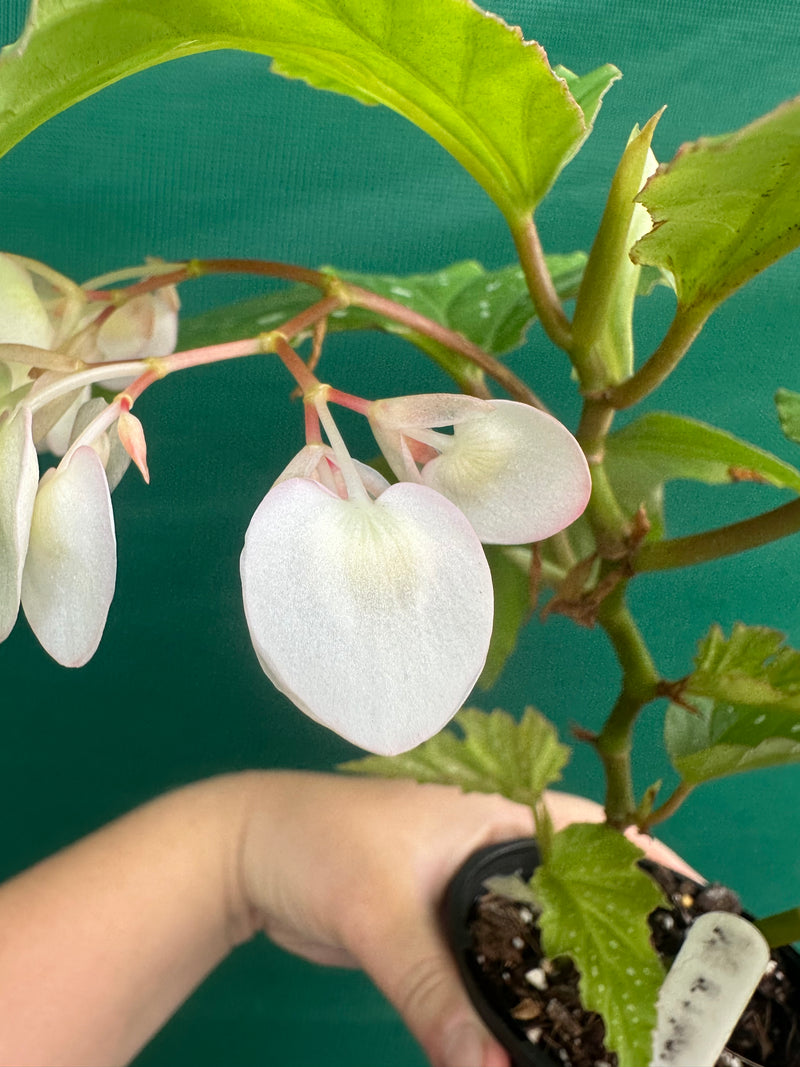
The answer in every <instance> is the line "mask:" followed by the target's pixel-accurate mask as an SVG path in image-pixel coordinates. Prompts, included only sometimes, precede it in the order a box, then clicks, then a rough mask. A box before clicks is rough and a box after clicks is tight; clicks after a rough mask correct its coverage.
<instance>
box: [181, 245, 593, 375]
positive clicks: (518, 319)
mask: <svg viewBox="0 0 800 1067" xmlns="http://www.w3.org/2000/svg"><path fill="white" fill-rule="evenodd" d="M585 262H586V254H585V253H584V252H571V253H568V254H565V255H552V256H548V257H547V265H548V267H549V269H550V271H551V273H552V275H553V280H554V283H555V286H556V289H557V291H558V294H559V296H560V297H561V299H562V300H568V299H569V298H570V297H572V296H574V295H575V294H576V292H577V291H578V285H579V284H580V279H581V274H582V271H583V265H584V263H585ZM324 269H325V271H326V273H328V274H331V275H333V276H335V277H338V278H341V279H342V280H343V281H345V282H349V283H350V284H352V285H358V286H360V287H361V288H363V289H369V290H370V291H371V292H373V293H377V294H378V296H385V297H388V298H389V299H390V300H394V301H396V302H397V303H398V304H402V305H403V306H404V307H407V308H410V309H411V310H412V311H417V312H419V314H421V315H425V316H426V317H427V318H429V319H432V320H433V321H434V322H437V323H439V324H440V325H441V326H447V327H448V328H449V329H451V330H456V331H457V332H458V333H461V334H463V335H464V336H465V337H467V338H468V339H469V340H470V341H472V342H473V343H474V344H476V345H479V346H480V347H481V348H484V349H485V350H486V351H487V352H490V353H492V354H493V355H503V354H504V353H505V352H508V351H510V350H511V349H512V348H517V347H518V346H519V345H521V344H522V343H523V341H524V340H525V331H526V329H527V328H528V326H529V325H530V324H531V322H533V320H534V319H535V318H536V312H535V311H534V308H533V304H532V303H531V299H530V296H529V294H528V288H527V286H526V284H525V279H524V276H523V274H522V271H521V270H520V268H519V266H517V265H514V264H512V265H511V266H508V267H501V268H500V269H499V270H491V271H490V270H486V269H485V268H484V267H482V266H481V264H480V263H477V262H475V261H474V260H464V261H462V262H460V263H453V264H452V265H451V266H449V267H445V268H443V269H442V270H438V271H435V272H433V273H432V274H407V275H400V274H357V273H355V272H354V271H338V270H334V269H333V268H324ZM319 299H320V293H319V291H318V290H317V289H314V288H312V287H311V286H308V285H295V286H291V287H289V288H287V289H282V290H280V291H278V292H272V293H267V294H265V295H264V296H257V297H252V298H251V299H250V300H244V301H241V302H240V303H237V304H231V305H228V306H227V307H221V308H215V309H214V310H213V311H207V312H205V313H204V314H202V315H197V316H195V317H194V318H193V319H189V320H187V321H186V322H185V323H184V324H183V326H182V330H183V333H182V334H181V344H182V345H186V346H187V347H193V346H194V345H199V344H215V343H217V342H218V341H222V340H225V339H228V340H238V339H243V338H245V337H254V336H255V335H256V334H258V333H261V332H264V331H266V330H272V329H277V327H279V326H280V325H281V324H282V323H284V322H286V321H287V319H289V318H291V317H292V316H293V315H297V314H298V313H299V312H300V311H303V310H304V309H305V308H307V307H309V306H310V305H311V304H313V303H314V302H315V301H317V300H319ZM328 329H329V330H331V331H344V330H367V329H380V330H387V331H389V332H391V333H397V334H400V335H401V336H403V337H407V338H408V339H409V340H412V341H413V342H414V343H415V344H418V345H420V346H422V345H423V342H425V344H427V345H429V344H431V343H432V342H431V341H430V339H429V338H421V336H420V335H419V334H417V333H415V331H413V330H410V329H409V328H408V327H407V326H403V325H401V324H400V323H397V322H393V321H392V320H391V319H387V318H385V317H384V316H382V315H378V314H376V313H375V312H373V311H366V310H364V309H363V308H359V307H354V306H352V305H351V306H350V307H347V308H342V310H341V311H335V312H334V313H333V314H332V315H331V316H330V318H329V320H328ZM439 347H442V346H439Z"/></svg>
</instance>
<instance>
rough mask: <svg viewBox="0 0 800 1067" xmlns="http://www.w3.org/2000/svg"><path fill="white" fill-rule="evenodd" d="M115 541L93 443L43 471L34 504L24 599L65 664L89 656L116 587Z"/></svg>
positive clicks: (45, 641)
mask: <svg viewBox="0 0 800 1067" xmlns="http://www.w3.org/2000/svg"><path fill="white" fill-rule="evenodd" d="M116 569H117V546H116V541H115V539H114V516H113V514H112V511H111V496H110V493H109V489H108V482H107V481H106V475H105V471H104V470H103V464H102V463H101V462H100V458H99V457H98V455H97V453H96V452H95V451H94V449H93V448H89V447H84V448H79V449H77V451H76V452H75V453H74V454H73V455H72V456H71V457H70V459H69V462H68V463H67V464H66V465H64V466H62V467H60V468H58V469H57V470H55V471H47V472H46V473H45V474H44V476H43V477H42V480H41V482H40V485H39V492H38V493H37V494H36V503H35V505H34V509H33V522H32V524H31V536H30V544H29V547H28V558H27V560H26V562H25V569H24V571H23V574H22V607H23V610H24V612H25V615H26V617H27V619H28V622H29V623H30V626H31V629H32V630H33V632H34V633H35V634H36V636H37V638H38V639H39V642H40V643H41V645H42V647H43V648H44V649H45V651H47V652H49V654H50V655H51V656H52V657H53V659H55V660H57V661H58V663H60V664H62V665H63V666H64V667H81V666H83V664H84V663H86V662H87V661H88V660H90V659H91V658H92V656H93V655H94V653H95V651H96V649H97V646H98V645H99V644H100V638H101V637H102V634H103V628H104V626H105V622H106V616H107V615H108V609H109V606H110V605H111V600H112V597H113V595H114V584H115V581H116Z"/></svg>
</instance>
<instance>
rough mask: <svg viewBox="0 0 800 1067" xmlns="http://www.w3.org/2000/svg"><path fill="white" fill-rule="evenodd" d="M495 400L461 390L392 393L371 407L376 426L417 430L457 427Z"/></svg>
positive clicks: (481, 411)
mask: <svg viewBox="0 0 800 1067" xmlns="http://www.w3.org/2000/svg"><path fill="white" fill-rule="evenodd" d="M490 403H493V401H487V400H479V399H478V398H477V397H474V396H464V395H463V394H461V393H418V394H416V395H414V396H390V397H385V398H384V399H383V400H376V401H374V403H372V404H370V407H369V413H368V417H369V421H370V423H371V424H372V425H373V427H375V426H377V427H379V428H385V429H386V430H400V431H405V430H413V429H423V428H429V427H431V426H454V425H456V423H459V422H465V421H466V420H467V419H473V418H475V417H476V416H480V415H483V414H484V413H485V411H486V408H487V406H488V405H489V404H490Z"/></svg>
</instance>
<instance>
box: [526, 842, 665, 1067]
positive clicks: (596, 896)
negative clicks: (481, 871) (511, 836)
mask: <svg viewBox="0 0 800 1067" xmlns="http://www.w3.org/2000/svg"><path fill="white" fill-rule="evenodd" d="M642 855H643V853H642V851H641V850H640V849H638V848H636V846H635V845H633V844H631V842H630V841H628V840H627V838H626V837H624V836H623V835H622V834H620V833H618V832H617V831H616V830H612V829H611V827H609V826H605V825H603V824H593V825H590V824H587V823H573V824H572V825H571V826H568V827H566V828H565V829H564V830H561V831H559V833H557V834H555V835H554V837H553V842H552V850H551V854H550V857H549V859H548V861H547V862H546V863H543V864H542V865H541V866H540V867H539V868H538V869H537V870H536V872H535V873H534V876H533V878H532V879H531V887H532V889H533V891H534V894H535V896H536V898H537V900H538V901H539V904H540V906H541V908H542V913H541V916H540V918H539V924H540V926H541V929H542V936H543V942H544V948H545V951H546V952H547V955H548V956H550V957H554V956H564V955H565V956H570V957H571V958H572V959H573V960H574V962H575V965H576V967H577V968H578V970H579V971H580V974H581V978H580V994H581V1000H582V1001H583V1004H584V1006H585V1007H587V1008H588V1009H590V1010H591V1011H596V1012H599V1013H600V1015H601V1016H602V1017H603V1020H604V1022H605V1025H606V1039H605V1040H606V1046H607V1047H608V1048H609V1050H613V1051H615V1052H616V1053H617V1055H618V1057H619V1062H620V1067H641V1065H642V1064H645V1063H649V1062H650V1059H651V1055H652V1036H651V1035H652V1031H653V1027H654V1026H655V1022H656V999H657V997H658V991H659V989H660V987H661V983H662V981H663V978H664V973H663V970H662V967H661V963H660V961H659V959H658V956H657V954H656V952H655V949H654V948H653V946H652V945H651V943H650V929H649V926H648V923H647V916H648V915H649V914H650V912H651V911H652V910H653V909H654V908H656V907H658V906H659V905H660V904H663V903H664V900H663V897H662V895H661V893H660V891H659V890H658V888H657V887H656V885H655V883H654V882H653V881H652V880H651V879H650V878H648V876H647V875H646V874H645V873H644V872H643V871H641V870H640V869H639V868H638V867H637V865H636V861H637V860H638V859H639V858H640V857H641V856H642Z"/></svg>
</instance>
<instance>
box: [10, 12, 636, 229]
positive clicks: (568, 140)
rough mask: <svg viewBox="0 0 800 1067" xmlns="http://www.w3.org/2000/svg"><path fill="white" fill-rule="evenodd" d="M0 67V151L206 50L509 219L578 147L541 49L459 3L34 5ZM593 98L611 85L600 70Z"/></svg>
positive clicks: (577, 122)
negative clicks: (360, 111)
mask: <svg viewBox="0 0 800 1067" xmlns="http://www.w3.org/2000/svg"><path fill="white" fill-rule="evenodd" d="M31 11H32V13H31V15H30V17H29V21H28V25H27V27H26V29H25V32H24V33H23V36H22V37H21V38H20V40H19V41H18V42H17V43H16V44H15V45H10V46H9V47H8V48H6V49H5V51H4V52H3V54H2V57H0V119H2V126H0V153H1V152H4V151H7V150H8V149H9V148H10V147H12V145H14V144H15V143H16V142H17V141H19V140H20V139H21V138H22V137H24V136H25V135H26V134H27V133H29V132H30V131H31V130H32V129H34V128H35V127H36V126H38V125H39V124H40V123H42V122H44V121H45V120H46V119H48V118H49V117H50V116H52V115H54V114H56V113H57V112H59V111H62V110H64V109H65V108H66V107H69V106H70V105H71V104H73V103H75V102H76V101H78V100H81V99H83V98H84V97H86V96H89V95H90V94H91V93H93V92H96V91H97V90H98V89H101V88H103V87H104V86H106V85H109V84H110V83H111V82H114V81H117V80H118V79H120V78H122V77H125V76H126V75H128V74H132V73H134V72H135V71H137V70H143V69H144V68H146V67H150V66H153V65H154V64H156V63H162V62H164V61H166V60H169V59H173V58H176V57H178V56H185V55H190V54H194V53H198V52H205V51H209V50H212V49H219V48H233V49H241V50H245V51H250V52H258V53H263V54H265V55H269V56H272V57H273V69H274V70H275V71H276V72H278V73H280V74H284V75H287V76H289V77H293V78H302V79H304V80H305V81H307V82H308V83H309V84H310V85H312V86H315V87H316V88H320V89H329V90H332V91H334V92H338V93H344V94H346V95H348V96H351V97H354V98H355V99H357V100H360V101H362V102H363V103H368V104H385V105H386V106H388V107H390V108H392V109H393V110H395V111H398V112H399V113H400V114H402V115H404V116H405V117H406V118H408V119H410V120H411V121H412V122H414V123H416V125H418V126H419V127H421V128H422V129H423V130H425V131H426V132H427V133H428V134H430V135H431V136H432V137H433V138H435V139H436V140H437V141H438V142H439V143H440V144H441V145H443V147H444V148H446V149H447V150H448V151H449V152H451V153H452V155H453V156H455V158H456V159H457V160H458V161H459V162H460V163H461V164H462V165H463V166H464V167H465V168H466V169H467V170H468V171H469V173H470V174H472V176H473V177H474V178H475V179H476V180H477V181H478V182H480V184H481V185H482V186H483V187H484V188H485V189H486V191H487V192H488V193H489V195H490V196H491V197H492V198H493V199H494V200H495V202H496V203H497V204H498V205H499V206H500V208H501V209H502V210H503V211H504V212H505V213H506V215H507V216H508V217H510V218H519V217H520V216H522V215H525V214H526V213H527V212H529V211H530V210H531V209H532V208H533V207H534V206H535V205H536V204H537V203H538V202H539V200H541V198H542V197H543V196H544V194H545V193H546V192H547V190H548V188H549V187H550V185H551V184H552V182H553V180H554V179H555V177H556V175H557V174H558V172H559V170H560V169H561V168H562V167H563V166H564V164H565V163H566V162H567V161H568V160H569V159H570V157H571V156H572V155H573V154H574V153H575V151H576V150H577V148H578V146H579V145H580V143H581V142H582V141H583V139H584V138H585V136H586V133H587V128H588V127H587V123H586V120H585V118H584V113H583V111H582V109H581V107H580V106H579V105H578V104H577V103H576V101H575V100H574V99H573V97H572V95H571V94H570V92H569V90H568V89H567V85H566V82H565V81H564V80H563V79H561V78H559V77H557V76H556V75H555V74H554V72H553V71H552V70H551V68H550V66H549V64H548V62H547V57H546V56H545V53H544V51H543V50H542V48H541V47H540V46H539V45H537V44H535V43H531V42H526V41H524V40H523V39H522V35H521V33H520V32H519V31H518V30H515V29H513V28H511V27H509V26H507V25H506V24H505V23H504V22H502V20H501V19H499V18H497V17H496V16H494V15H489V14H487V13H485V12H483V11H481V10H480V9H479V8H478V7H476V6H475V5H474V4H473V3H471V2H470V0H370V2H369V3H364V2H363V0H313V2H311V0H236V2H235V3H231V0H136V2H135V3H131V2H130V0H39V2H38V4H35V5H34V6H33V7H32V9H31ZM603 71H604V73H603V74H601V75H599V76H598V77H599V79H600V80H601V81H602V80H603V79H604V80H605V87H606V88H607V87H608V85H610V84H611V82H612V81H613V80H614V79H615V78H616V77H617V76H618V72H617V71H616V70H615V69H614V68H613V67H607V68H603Z"/></svg>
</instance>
